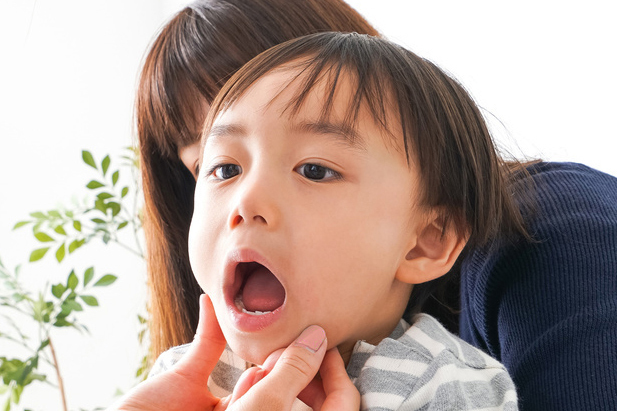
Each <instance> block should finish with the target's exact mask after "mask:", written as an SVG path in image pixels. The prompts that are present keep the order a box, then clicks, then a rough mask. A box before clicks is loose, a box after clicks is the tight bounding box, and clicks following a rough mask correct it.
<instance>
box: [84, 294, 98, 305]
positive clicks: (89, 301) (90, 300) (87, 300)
mask: <svg viewBox="0 0 617 411" xmlns="http://www.w3.org/2000/svg"><path fill="white" fill-rule="evenodd" d="M79 298H81V299H82V300H83V302H84V303H86V304H88V305H89V306H90V307H97V306H98V305H99V302H98V300H97V299H96V298H94V297H93V296H91V295H80V296H79Z"/></svg>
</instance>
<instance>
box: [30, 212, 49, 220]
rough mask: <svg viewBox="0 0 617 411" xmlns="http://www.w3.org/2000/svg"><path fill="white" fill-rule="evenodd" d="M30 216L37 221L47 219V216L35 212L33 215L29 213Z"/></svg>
mask: <svg viewBox="0 0 617 411" xmlns="http://www.w3.org/2000/svg"><path fill="white" fill-rule="evenodd" d="M30 216H31V217H34V218H38V219H41V218H47V216H46V215H45V214H43V213H41V212H40V211H35V212H34V213H30Z"/></svg>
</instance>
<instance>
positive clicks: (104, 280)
mask: <svg viewBox="0 0 617 411" xmlns="http://www.w3.org/2000/svg"><path fill="white" fill-rule="evenodd" d="M117 279H118V277H116V276H115V275H113V274H105V275H104V276H102V277H101V278H100V279H99V280H98V281H97V282H96V283H94V286H95V287H106V286H108V285H110V284H113V283H114V282H115V281H116V280H117Z"/></svg>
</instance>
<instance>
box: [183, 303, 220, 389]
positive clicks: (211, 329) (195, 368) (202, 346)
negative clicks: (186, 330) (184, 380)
mask: <svg viewBox="0 0 617 411" xmlns="http://www.w3.org/2000/svg"><path fill="white" fill-rule="evenodd" d="M225 344H226V342H225V337H224V336H223V332H222V331H221V327H220V326H219V323H218V320H217V319H216V315H215V314H214V307H213V306H212V301H210V297H208V295H207V294H202V295H201V296H200V297H199V324H198V325H197V332H196V334H195V338H194V339H193V343H192V344H191V346H190V347H189V349H188V351H187V352H186V354H185V355H184V356H183V357H182V359H181V360H180V361H178V363H177V365H176V367H175V370H176V372H179V373H182V374H184V375H186V376H187V377H190V378H200V379H203V381H207V378H208V377H209V376H210V373H211V372H212V370H213V369H214V367H215V366H216V363H217V362H218V360H219V358H220V357H221V354H222V353H223V350H224V349H225ZM204 378H205V379H204Z"/></svg>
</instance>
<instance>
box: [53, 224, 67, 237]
mask: <svg viewBox="0 0 617 411" xmlns="http://www.w3.org/2000/svg"><path fill="white" fill-rule="evenodd" d="M54 231H55V232H56V233H58V234H60V235H66V231H64V227H62V226H61V225H59V226H57V227H56V228H54Z"/></svg>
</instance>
